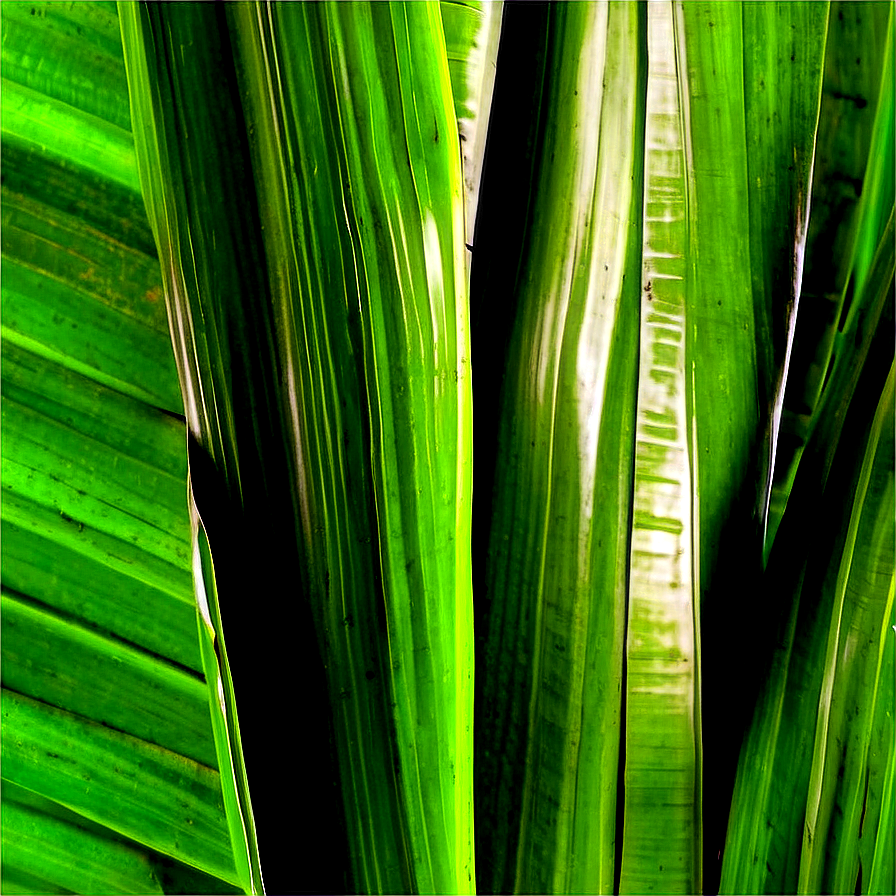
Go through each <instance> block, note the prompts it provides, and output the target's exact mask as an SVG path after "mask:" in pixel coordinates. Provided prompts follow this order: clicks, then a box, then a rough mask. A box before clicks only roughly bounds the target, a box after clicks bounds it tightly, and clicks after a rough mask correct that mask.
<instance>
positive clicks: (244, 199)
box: [122, 5, 473, 892]
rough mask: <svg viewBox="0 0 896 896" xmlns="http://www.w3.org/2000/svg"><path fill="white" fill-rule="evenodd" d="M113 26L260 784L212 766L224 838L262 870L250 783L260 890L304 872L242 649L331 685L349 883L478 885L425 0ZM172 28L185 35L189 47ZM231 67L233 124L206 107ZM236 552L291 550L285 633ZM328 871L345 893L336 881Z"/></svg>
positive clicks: (446, 193) (203, 13)
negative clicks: (244, 584)
mask: <svg viewBox="0 0 896 896" xmlns="http://www.w3.org/2000/svg"><path fill="white" fill-rule="evenodd" d="M269 13H270V14H269ZM122 16H123V21H125V22H126V27H125V30H124V34H125V48H126V58H127V62H128V67H129V79H130V85H131V91H132V99H133V109H134V116H135V121H137V122H139V124H140V127H139V133H140V134H141V140H140V143H139V146H138V150H139V157H140V163H141V171H142V176H143V182H144V191H145V195H146V197H147V205H148V210H149V212H150V218H151V220H152V221H153V224H154V228H155V231H156V235H157V240H158V244H159V253H160V256H161V257H162V258H163V259H164V261H163V269H164V270H165V271H166V276H167V277H168V282H167V284H166V291H167V296H168V302H169V307H170V308H171V314H172V320H173V321H174V322H175V324H174V342H175V349H176V356H177V358H178V363H179V368H180V373H181V379H182V385H183V388H184V392H185V404H186V406H187V408H188V413H187V418H188V423H189V425H190V428H191V431H192V432H193V434H194V435H195V436H196V439H197V451H196V452H195V453H194V452H193V450H192V449H191V482H192V491H193V497H194V500H195V504H196V508H197V510H198V514H199V517H200V519H201V525H202V529H203V530H204V533H205V535H206V536H207V538H208V543H209V546H210V554H211V559H212V561H213V563H214V579H215V581H214V587H212V581H211V575H210V574H209V573H208V563H206V564H205V573H204V575H203V576H202V579H201V581H202V584H203V588H204V590H205V593H206V595H207V597H208V599H209V608H208V609H209V612H208V621H209V622H210V623H211V625H212V628H213V629H214V643H215V645H216V649H217V653H216V656H215V660H216V662H214V663H213V662H212V659H211V656H212V655H211V653H210V651H209V649H208V645H207V646H206V648H205V656H206V660H207V664H206V674H207V676H208V677H209V679H210V680H212V681H215V680H217V676H218V674H219V670H222V671H221V672H220V674H221V678H222V688H223V693H224V695H225V699H224V704H223V707H216V708H215V711H216V712H218V713H219V714H220V717H219V719H218V721H217V722H216V728H217V730H218V732H219V733H223V732H224V731H225V730H226V735H227V745H226V752H227V753H229V755H230V756H231V757H233V762H234V764H235V765H234V767H235V768H237V767H238V765H239V760H238V758H236V757H238V754H239V752H240V746H241V747H242V751H243V752H244V754H245V757H246V759H245V762H246V775H247V779H246V780H243V779H242V777H241V775H240V773H239V772H238V771H237V773H236V774H235V776H234V778H233V781H232V782H231V781H230V778H229V776H225V785H226V786H228V787H231V786H232V787H233V793H232V794H231V795H230V796H229V797H227V800H228V803H229V804H230V805H232V806H236V805H239V806H241V807H242V809H241V812H240V817H239V818H237V819H234V818H231V820H230V823H231V832H232V838H233V842H234V846H235V850H236V851H237V853H238V854H239V853H240V852H243V851H245V849H246V848H248V853H249V856H250V861H251V862H254V858H251V857H252V856H253V852H254V849H253V844H252V837H251V815H250V814H249V808H248V807H249V802H248V793H247V783H246V781H248V782H249V783H250V784H251V787H252V806H253V807H254V809H255V819H256V822H257V823H259V824H261V823H262V820H264V822H266V824H267V829H266V830H265V829H264V827H263V826H262V827H260V828H259V834H258V836H259V841H260V848H261V851H262V855H265V856H271V862H270V863H269V864H268V865H267V866H265V869H264V873H265V875H266V879H267V880H268V885H269V886H270V887H272V888H274V889H281V888H282V889H291V888H295V887H296V886H307V885H308V883H307V882H305V881H304V880H303V881H302V882H301V883H299V882H298V879H297V877H296V875H297V873H298V869H297V868H296V866H295V863H294V862H292V861H291V858H292V854H291V849H292V847H291V846H290V845H289V844H291V843H292V838H291V836H290V835H289V833H288V832H286V831H277V830H276V827H277V822H276V820H275V809H274V806H276V805H279V804H281V803H282V800H283V798H284V794H285V793H293V794H294V796H295V798H296V799H298V798H299V797H300V796H301V797H302V798H305V799H307V798H308V787H309V783H308V780H307V776H305V775H300V774H299V773H298V770H297V771H296V772H295V773H294V775H293V777H291V778H290V779H289V780H287V781H286V783H284V779H283V775H282V771H283V768H282V766H277V764H276V763H275V762H273V761H272V757H273V756H276V755H277V750H278V749H279V748H275V749H274V750H273V751H272V749H271V744H270V743H269V742H268V741H267V739H266V738H263V737H262V736H261V734H260V732H261V730H262V727H261V726H262V724H263V716H264V712H263V711H262V710H261V708H258V707H253V706H252V704H251V701H249V702H248V703H247V702H246V701H242V702H241V699H240V693H241V690H240V689H241V688H242V689H244V692H248V691H245V689H247V688H248V687H249V681H250V678H249V677H248V673H249V669H250V667H251V664H252V662H253V657H255V658H257V661H258V662H261V661H264V662H265V663H266V664H267V665H268V666H269V667H270V664H271V662H272V660H271V657H275V658H277V657H279V659H277V660H275V662H277V663H278V665H277V666H275V668H278V669H281V670H282V672H281V674H280V675H279V676H278V675H276V674H275V675H274V677H275V678H278V677H279V679H280V680H283V681H285V680H290V679H292V678H293V677H294V676H296V675H297V674H298V675H300V676H302V675H307V676H309V679H310V680H312V681H315V682H317V684H316V685H315V686H314V688H315V689H317V690H318V696H317V703H316V706H317V709H315V710H313V712H314V713H316V715H312V716H311V718H315V719H317V721H316V722H315V723H310V722H309V723H308V730H309V731H312V732H315V733H314V734H313V735H312V738H313V741H312V743H311V749H312V750H313V751H314V755H316V756H317V757H319V761H323V762H324V763H329V762H333V759H332V757H333V753H334V751H333V750H332V749H331V747H330V744H329V743H328V741H327V730H328V729H330V730H331V731H332V737H333V739H334V743H335V756H336V759H337V760H338V766H339V773H340V785H341V788H342V806H341V812H340V813H339V814H342V813H344V815H345V819H346V826H347V830H348V834H349V837H350V842H351V843H352V845H353V846H354V849H353V851H352V855H351V862H352V867H351V875H352V877H351V880H352V881H353V883H352V884H351V886H352V888H358V889H365V890H368V889H370V890H386V891H395V890H402V891H403V890H407V889H419V890H421V891H424V892H430V891H448V892H465V891H467V890H468V889H469V888H471V887H472V877H473V863H472V842H471V841H472V811H471V790H472V779H471V776H472V731H471V720H470V711H471V702H472V657H471V651H472V643H471V635H472V632H471V618H470V617H471V595H470V581H469V576H470V571H469V513H470V494H469V487H470V483H469V463H470V458H469V452H470V436H469V422H468V421H469V401H470V398H469V351H468V348H467V342H466V341H467V324H466V314H467V311H466V292H465V283H464V280H465V278H464V267H463V258H464V256H463V225H462V221H463V218H462V178H461V170H460V158H459V154H458V152H457V143H456V142H455V137H454V135H455V132H456V123H455V119H454V112H453V107H452V94H451V89H450V81H449V73H448V64H447V57H446V51H445V38H444V35H443V32H442V28H441V19H440V18H439V13H438V8H437V7H435V6H424V5H413V6H407V7H405V6H395V7H389V6H382V7H379V6H376V7H371V6H357V7H355V6H351V7H329V6H321V7H312V6H304V5H303V6H295V7H289V6H284V7H275V8H273V9H272V10H270V11H268V10H266V9H264V8H262V7H255V6H240V7H233V8H231V9H228V10H227V14H226V16H224V15H222V14H221V13H220V12H217V11H215V10H214V9H213V8H211V7H209V8H208V9H206V10H203V9H202V8H201V7H196V8H191V9H189V10H186V9H185V8H177V9H176V10H175V8H161V7H159V8H152V9H140V10H136V9H135V10H133V11H132V10H130V9H128V10H127V12H126V11H125V9H124V8H123V10H122ZM196 35H202V39H199V38H197V37H196ZM179 41H180V42H182V43H183V44H184V46H186V45H187V44H188V43H189V41H192V44H191V52H190V54H185V55H181V54H180V51H179V46H180V44H179V43H178V42H179ZM296 48H302V49H301V51H300V52H299V51H297V49H296ZM222 61H223V62H224V65H223V69H222V67H221V62H222ZM222 70H223V72H224V77H226V78H228V79H231V80H230V83H231V85H233V87H234V88H235V89H238V90H239V94H240V97H241V102H242V114H241V115H237V114H235V111H234V109H233V107H232V106H231V105H230V104H229V100H227V98H226V96H224V95H222V94H219V93H217V92H216V85H217V83H218V81H219V79H220V77H221V76H222V75H221V72H222ZM209 96H217V97H218V99H217V100H216V101H215V103H212V104H210V103H209V102H208V98H209ZM386 110H392V111H393V118H392V126H390V128H383V127H382V124H381V123H382V122H383V121H385V120H386ZM243 115H244V116H245V118H243V117H242V116H243ZM232 147H236V151H231V148H232ZM371 158H375V159H376V164H375V165H371V164H370V163H369V160H370V159H371ZM187 185H190V189H189V190H185V186H187ZM197 185H198V188H197ZM260 196H264V197H265V199H266V201H260V199H259V198H258V197H260ZM197 246H203V247H204V249H203V251H202V253H200V254H197V253H196V251H195V247H197ZM222 284H226V289H222V288H221V285H222ZM321 296H325V297H326V300H325V301H321V299H320V297H321ZM200 446H201V447H200ZM194 456H195V458H196V459H197V463H194ZM200 458H205V461H204V462H202V461H200V460H199V459H200ZM200 463H202V464H203V465H204V466H205V472H203V473H200V471H199V466H200ZM283 483H288V487H287V488H285V489H284V488H283ZM243 539H246V541H243ZM230 540H233V541H234V542H237V543H238V542H241V541H243V544H242V545H241V547H242V548H243V550H242V552H241V553H242V555H243V556H244V557H246V558H249V562H250V563H251V558H252V556H253V553H252V551H251V549H250V550H248V551H246V550H245V544H246V543H252V544H257V545H258V546H259V549H260V550H263V551H264V552H265V553H266V556H268V557H269V558H270V557H272V555H274V554H276V559H275V560H273V561H272V562H273V563H274V564H276V566H275V568H276V569H277V570H279V574H278V573H274V572H271V576H272V581H282V580H283V579H284V578H286V579H290V580H292V581H295V582H296V583H297V586H298V587H297V590H298V591H299V595H300V597H299V599H298V600H297V602H296V606H295V608H294V609H293V610H292V611H291V613H290V614H289V615H288V616H287V619H288V620H289V623H288V624H285V625H281V627H280V628H281V634H280V635H279V640H278V636H277V635H276V633H272V632H271V631H270V628H269V627H268V626H265V625H264V624H263V622H264V620H262V619H259V618H258V617H257V615H256V616H255V617H254V620H253V614H252V613H250V612H249V608H246V607H243V608H240V599H239V598H240V595H239V592H238V589H236V588H235V587H234V581H239V580H240V578H241V577H242V576H245V575H246V574H247V570H248V567H244V570H246V571H243V572H240V571H239V564H240V561H239V560H238V555H237V554H236V553H235V552H234V553H231V552H230V550H229V549H228V547H227V544H228V542H229V541H230ZM268 540H269V543H266V541H268ZM270 544H277V545H278V550H277V551H275V552H274V551H271V549H270ZM225 564H229V566H228V567H227V570H226V571H224V568H225ZM216 599H217V606H215V601H216ZM231 620H232V621H231ZM297 632H301V637H302V639H303V640H302V644H303V647H301V648H300V649H298V650H297V649H296V643H295V639H296V633H297ZM272 638H273V640H272ZM234 642H236V643H237V645H238V646H237V648H235V649H233V648H232V645H233V644H234ZM297 655H298V656H301V657H302V659H301V663H302V665H301V667H300V668H301V669H302V670H303V671H301V672H298V673H297V671H296V656H297ZM231 658H233V659H232V660H231ZM234 662H236V663H241V664H242V665H241V666H234V665H233V664H232V663H234ZM240 669H242V670H243V672H242V677H241V673H240ZM324 670H326V678H324V674H323V673H324ZM327 696H329V701H330V702H329V705H327ZM234 704H235V706H236V709H235V708H234ZM237 709H238V719H237ZM247 712H248V713H251V715H250V716H249V722H247V721H246V718H247ZM225 718H226V722H225ZM250 735H251V738H252V739H251V740H250ZM309 740H311V738H309ZM219 755H222V756H223V755H224V753H223V752H222V747H221V744H220V740H219ZM311 765H314V762H313V760H312V761H311ZM322 767H324V768H326V767H327V765H324V766H322ZM384 770H388V772H387V774H385V775H384ZM393 770H394V777H391V776H392V775H393ZM330 774H335V771H334V772H329V771H328V772H325V773H324V774H322V775H319V776H318V780H317V781H316V782H314V784H315V786H317V787H318V788H319V790H318V793H319V800H320V801H321V802H323V801H325V800H326V801H331V800H332V798H331V796H330V792H331V791H330V790H329V784H328V777H329V775H330ZM338 811H339V810H334V813H333V815H334V817H333V818H332V819H330V820H322V821H321V823H320V825H319V830H318V831H317V832H316V836H317V837H318V838H319V840H318V841H316V842H317V843H319V845H317V846H315V841H312V840H308V841H307V842H306V844H305V849H306V853H305V855H306V856H307V863H306V864H307V866H308V867H313V865H314V863H315V861H316V857H317V856H318V855H319V854H320V852H321V851H322V850H323V849H325V848H326V847H325V846H324V844H325V843H332V842H333V841H336V842H337V844H338V845H337V849H339V848H343V849H346V850H347V844H346V843H345V841H344V839H343V838H344V837H345V833H344V832H343V831H342V830H340V829H339V820H338V819H337V818H336V817H335V816H336V814H337V812H338ZM266 837H267V838H268V839H267V840H266V839H265V838H266ZM265 843H269V844H273V845H272V846H270V847H267V846H265ZM244 844H245V845H244ZM266 850H267V851H266ZM301 870H302V872H307V868H304V867H303V868H302V869H301ZM317 873H318V874H319V875H320V878H319V879H320V880H321V881H332V880H333V879H334V878H335V879H337V880H338V875H340V874H341V869H338V868H337V869H336V871H335V872H334V871H332V870H329V869H320V870H319V871H317ZM328 875H329V876H328ZM244 879H245V880H246V885H247V886H249V885H250V882H249V881H248V879H246V878H245V876H244ZM251 885H252V886H255V885H256V884H255V883H254V882H252V883H251ZM337 885H338V884H337ZM320 886H321V887H323V888H330V887H332V886H334V884H333V883H321V884H320Z"/></svg>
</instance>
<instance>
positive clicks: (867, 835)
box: [856, 608, 896, 894]
mask: <svg viewBox="0 0 896 896" xmlns="http://www.w3.org/2000/svg"><path fill="white" fill-rule="evenodd" d="M894 642H896V608H891V610H890V619H889V621H888V623H887V632H886V639H885V640H884V644H883V650H882V656H881V665H880V680H879V685H878V689H877V701H876V703H875V707H874V722H873V725H872V739H871V743H870V746H869V750H868V760H867V761H868V785H867V790H866V793H867V797H866V802H865V805H864V807H863V809H864V815H863V818H862V821H861V824H860V828H859V835H860V840H859V868H860V872H861V887H859V886H858V884H857V886H856V889H860V890H861V892H862V893H880V894H884V893H889V892H890V891H892V890H893V889H894V888H896V868H894V865H896V857H894V855H893V848H892V847H893V841H894V838H896V831H894V827H896V821H894V816H896V802H894V796H896V794H894V778H896V725H894V716H896V700H894V682H896V662H894V654H896V643H894Z"/></svg>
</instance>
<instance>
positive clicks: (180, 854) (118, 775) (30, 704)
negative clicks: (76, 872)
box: [2, 690, 238, 883]
mask: <svg viewBox="0 0 896 896" xmlns="http://www.w3.org/2000/svg"><path fill="white" fill-rule="evenodd" d="M2 718H3V738H4V750H3V753H4V759H3V777H4V779H9V780H11V781H14V782H16V783H18V784H20V785H21V786H22V787H25V788H26V789H29V790H33V791H35V792H37V793H42V794H44V795H46V796H47V797H48V798H50V799H52V800H55V801H56V802H58V803H61V804H62V805H63V806H66V807H68V808H70V809H72V810H74V811H75V812H78V813H79V814H81V815H83V816H85V817H86V818H88V819H90V820H91V821H94V822H96V823H98V824H101V825H104V826H105V827H107V828H109V829H110V830H112V831H114V832H116V833H119V834H123V835H125V836H126V837H129V838H130V839H132V840H134V841H136V842H137V843H142V844H144V845H146V846H148V847H150V848H152V849H155V850H158V851H159V852H162V853H164V854H166V855H170V856H172V857H174V858H177V859H179V860H180V861H182V862H184V863H185V864H187V865H192V866H194V867H196V868H202V869H204V870H206V871H208V872H209V873H211V874H214V875H215V876H217V877H220V878H221V879H222V880H225V881H228V882H230V883H236V882H237V880H238V879H237V877H236V873H235V871H234V869H233V858H232V855H231V853H230V849H229V845H228V843H227V839H226V834H225V835H224V836H223V837H222V833H223V831H224V825H225V820H224V810H223V806H222V805H221V802H220V786H221V785H220V781H219V779H218V775H217V773H216V772H215V771H213V770H212V769H210V768H206V767H204V766H201V765H199V764H197V763H196V762H194V761H192V760H190V759H187V758H186V757H183V756H179V755H178V754H176V753H172V752H170V751H168V750H165V749H163V748H161V747H157V746H154V745H152V744H149V743H147V742H145V741H141V740H139V739H138V738H135V737H133V736H131V735H128V734H124V733H122V732H119V731H115V730H114V729H112V728H108V727H105V726H103V725H101V724H99V723H97V722H91V721H88V720H86V719H83V718H81V717H80V716H77V715H74V714H72V713H69V712H65V711H63V710H60V709H56V708H53V707H50V706H48V705H46V704H44V703H41V702H39V701H37V700H32V699H30V698H28V697H23V696H20V695H18V694H15V693H14V692H12V691H7V690H4V693H3V706H2ZM175 806H176V807H177V813H178V814H177V815H174V814H173V812H172V808H173V807H175Z"/></svg>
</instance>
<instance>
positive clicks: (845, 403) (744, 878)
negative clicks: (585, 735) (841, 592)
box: [722, 213, 894, 892]
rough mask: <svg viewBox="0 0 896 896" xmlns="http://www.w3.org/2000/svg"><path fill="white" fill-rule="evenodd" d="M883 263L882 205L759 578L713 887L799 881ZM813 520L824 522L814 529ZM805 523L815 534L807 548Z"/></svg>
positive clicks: (886, 358) (880, 321)
mask: <svg viewBox="0 0 896 896" xmlns="http://www.w3.org/2000/svg"><path fill="white" fill-rule="evenodd" d="M893 271H894V245H893V217H892V213H891V217H890V224H889V227H888V230H887V232H886V233H885V234H884V236H883V238H882V239H881V242H880V245H879V249H878V253H877V255H876V260H875V264H874V269H873V275H872V276H871V277H870V278H869V280H868V284H869V286H868V287H867V288H866V290H865V295H864V296H857V297H856V299H855V302H854V304H853V307H852V312H851V314H850V318H849V321H848V323H847V328H846V331H845V332H844V334H843V345H842V348H841V350H840V352H838V357H837V361H836V364H835V367H834V370H833V372H832V374H831V376H830V378H829V381H828V384H827V387H826V389H825V395H824V397H823V399H822V406H821V411H820V414H819V417H818V423H817V425H816V427H815V430H814V432H813V435H812V440H811V442H810V443H809V446H808V447H807V450H806V453H805V455H804V457H803V459H802V461H801V463H800V467H799V471H798V474H797V477H796V481H795V484H794V490H793V492H792V494H791V499H790V502H789V503H788V510H787V512H786V513H785V515H784V518H783V521H782V525H781V528H780V530H779V533H778V536H777V538H776V540H775V547H774V549H773V551H772V554H771V558H770V561H769V566H768V569H767V570H766V573H765V582H766V583H767V587H769V588H772V587H774V589H775V593H776V594H778V595H780V607H779V609H778V611H777V612H776V613H775V615H772V616H770V617H769V625H770V627H772V628H773V630H774V632H775V635H776V643H777V646H776V649H775V651H774V654H773V662H772V666H771V672H770V674H769V676H768V679H767V681H766V682H765V684H764V686H763V690H762V693H761V694H760V698H759V701H758V702H757V705H756V709H755V714H754V720H753V723H752V726H751V728H750V730H749V733H748V736H747V738H746V740H745V742H744V746H743V748H742V751H741V757H740V763H739V767H738V776H737V784H736V787H735V793H734V799H733V802H732V809H731V816H730V820H729V828H728V838H727V842H726V849H725V858H724V868H723V876H722V889H723V891H725V892H743V891H751V892H782V891H789V892H795V891H796V889H797V886H798V884H799V880H800V854H801V848H802V841H803V825H804V819H805V817H806V812H807V811H808V809H807V800H808V799H809V796H810V773H811V763H812V756H813V743H814V741H815V732H816V727H817V712H818V706H819V699H820V696H819V695H820V694H821V693H822V684H823V682H824V680H825V657H826V653H827V647H828V642H829V631H830V622H831V619H832V613H833V610H832V607H833V606H834V594H835V586H836V582H837V575H838V571H839V560H840V556H841V554H842V551H843V546H844V544H845V543H846V540H847V529H848V522H849V515H848V514H849V508H850V507H851V505H852V501H853V497H854V494H855V491H856V488H857V483H858V481H859V470H860V468H861V464H862V458H863V457H864V452H865V449H866V446H867V444H868V433H869V432H870V431H872V421H873V419H874V414H875V411H876V408H877V406H878V399H879V397H880V395H881V393H882V390H883V387H884V383H885V381H886V377H887V373H888V371H889V369H890V366H891V364H892V339H891V336H890V332H891V327H892V320H893V307H892V289H893ZM870 284H874V286H873V288H871V286H870ZM844 434H846V437H844ZM844 507H845V508H846V510H845V511H844V510H843V509H842V508H844ZM819 519H821V520H824V521H826V525H824V526H822V527H821V528H819V527H818V520H819ZM812 527H815V531H816V532H817V533H818V534H817V538H816V543H815V544H814V545H813V548H812V551H811V553H807V551H806V532H807V531H808V530H810V529H811V528H812ZM816 558H819V559H818V561H816ZM833 618H835V621H836V617H833ZM817 783H818V782H816V786H817ZM751 857H756V858H755V860H754V861H751ZM804 873H805V872H804Z"/></svg>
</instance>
